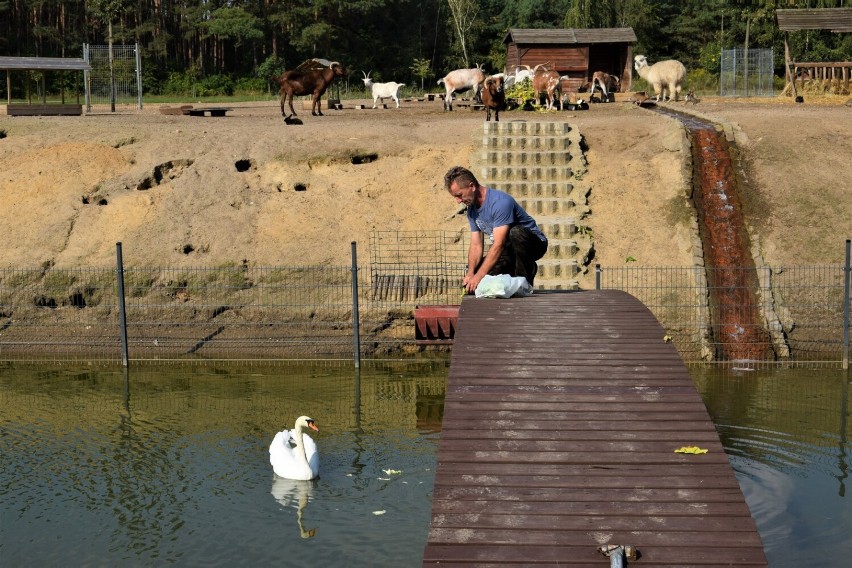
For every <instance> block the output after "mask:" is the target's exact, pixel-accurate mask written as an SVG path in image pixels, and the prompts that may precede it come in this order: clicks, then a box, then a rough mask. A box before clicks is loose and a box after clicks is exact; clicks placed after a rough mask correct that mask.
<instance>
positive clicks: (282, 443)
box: [269, 416, 319, 481]
mask: <svg viewBox="0 0 852 568" xmlns="http://www.w3.org/2000/svg"><path fill="white" fill-rule="evenodd" d="M305 427H308V428H311V429H313V430H316V431H317V432H319V428H317V425H316V424H315V423H314V419H313V418H310V417H309V416H299V417H298V418H297V419H296V427H295V428H293V429H292V430H282V431H281V432H278V433H277V434H275V438H273V440H272V443H271V444H270V445H269V463H271V464H272V471H274V472H275V475H278V476H280V477H284V478H286V479H297V480H303V481H306V480H308V479H313V478H315V477H316V476H317V475H319V454H318V453H317V445H316V443H315V442H314V441H313V439H312V438H311V437H310V436H308V435H307V434H303V433H302V430H304V428H305Z"/></svg>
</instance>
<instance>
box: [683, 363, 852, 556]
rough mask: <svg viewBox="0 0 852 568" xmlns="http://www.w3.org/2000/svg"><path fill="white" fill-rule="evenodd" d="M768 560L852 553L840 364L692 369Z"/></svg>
mask: <svg viewBox="0 0 852 568" xmlns="http://www.w3.org/2000/svg"><path fill="white" fill-rule="evenodd" d="M692 374H693V378H694V380H695V382H696V385H697V387H698V389H699V392H701V395H702V397H703V399H704V402H705V404H706V406H707V409H708V410H709V412H710V415H711V417H712V418H713V422H714V424H715V425H716V430H717V431H718V432H719V435H720V437H721V439H722V443H723V445H724V446H725V451H726V452H727V454H728V457H729V459H730V461H731V464H732V465H733V467H734V470H735V471H736V473H737V479H738V481H739V483H740V487H741V488H742V490H743V494H744V495H745V497H746V501H747V503H748V505H749V508H750V509H751V512H752V516H753V517H754V519H755V522H756V523H757V526H758V530H759V531H760V534H761V537H762V539H763V544H764V548H765V549H766V553H767V557H768V559H769V561H770V565H772V566H791V567H802V566H838V565H839V564H838V563H837V560H836V559H838V558H846V559H848V558H850V557H852V505H850V503H849V497H848V495H847V493H848V487H847V486H848V477H849V462H850V443H849V439H850V434H852V427H850V420H849V418H850V416H849V415H850V410H849V409H850V404H849V397H850V389H849V381H848V379H847V375H846V373H845V372H844V371H829V370H804V369H784V370H761V371H745V370H742V371H737V370H730V369H729V370H718V369H716V370H707V369H695V370H692Z"/></svg>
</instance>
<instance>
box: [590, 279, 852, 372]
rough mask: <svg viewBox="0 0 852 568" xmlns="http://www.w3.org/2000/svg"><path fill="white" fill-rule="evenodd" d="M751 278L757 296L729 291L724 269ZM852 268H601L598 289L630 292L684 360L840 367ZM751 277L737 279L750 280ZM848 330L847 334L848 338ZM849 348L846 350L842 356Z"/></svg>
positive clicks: (847, 325)
mask: <svg viewBox="0 0 852 568" xmlns="http://www.w3.org/2000/svg"><path fill="white" fill-rule="evenodd" d="M725 270H727V271H731V270H734V271H748V272H750V273H752V276H753V278H752V279H753V280H754V281H755V282H756V286H757V288H758V293H757V295H756V297H757V300H756V303H754V304H753V305H750V304H748V303H744V302H743V298H748V297H753V296H751V295H748V294H742V293H739V292H741V291H739V290H735V289H734V290H732V289H730V288H725V289H718V288H717V289H714V286H715V284H714V283H717V282H724V281H727V280H728V279H727V278H723V277H721V275H720V274H718V273H719V272H722V271H725ZM848 273H849V267H848V266H844V265H842V264H836V265H826V266H797V267H789V268H761V269H755V268H724V269H722V268H719V269H709V268H698V267H689V268H677V267H669V268H655V267H638V268H635V267H614V268H607V267H601V268H599V275H598V281H599V287H600V288H601V289H614V290H623V291H626V292H629V293H630V294H632V295H633V296H635V297H637V298H638V299H639V300H641V301H642V303H644V304H645V305H646V306H647V307H648V309H649V310H651V312H652V313H653V314H654V316H655V317H656V318H657V320H658V321H659V322H660V324H661V325H662V326H663V327H664V328H665V329H666V333H667V334H668V335H669V336H670V337H671V338H672V341H673V342H674V343H675V345H676V346H677V348H678V351H679V352H680V353H681V356H682V357H683V358H684V360H686V361H725V360H732V359H739V357H732V356H731V355H730V354H731V353H746V354H747V355H746V356H745V357H743V358H747V359H752V360H762V361H778V360H782V361H799V362H817V361H827V362H839V361H841V360H842V359H843V357H844V353H846V356H847V357H848V345H845V344H844V337H848V333H849V326H850V322H849V319H848V318H849V316H848V313H847V312H845V310H848V307H847V306H848V304H849V301H850V298H849V297H848V296H849V292H848V288H847V286H848V284H847V283H846V279H847V278H848V276H847V275H848ZM748 280H749V279H738V281H748ZM844 330H845V333H844ZM844 350H845V351H844Z"/></svg>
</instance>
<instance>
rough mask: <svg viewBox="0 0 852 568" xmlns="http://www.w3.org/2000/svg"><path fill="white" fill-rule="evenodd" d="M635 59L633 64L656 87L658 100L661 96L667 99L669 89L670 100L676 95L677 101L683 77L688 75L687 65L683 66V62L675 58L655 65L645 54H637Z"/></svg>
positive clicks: (655, 91)
mask: <svg viewBox="0 0 852 568" xmlns="http://www.w3.org/2000/svg"><path fill="white" fill-rule="evenodd" d="M633 60H634V61H633V66H634V67H635V68H636V71H637V72H638V73H639V76H640V77H642V78H643V79H645V80H646V81H647V82H648V84H650V85H652V86H653V87H654V93H655V94H656V95H657V101H659V100H660V99H661V98H662V100H666V96H665V95H666V90H667V89H668V92H669V100H671V99H672V97H673V96H674V100H675V101H677V96H678V94H679V93H680V88H681V86H682V85H683V79H684V77H686V67H684V66H683V63H681V62H680V61H677V60H675V59H667V60H666V61H658V62H657V63H654V64H653V65H648V59H647V58H646V57H645V56H644V55H637V56H636V57H634V58H633Z"/></svg>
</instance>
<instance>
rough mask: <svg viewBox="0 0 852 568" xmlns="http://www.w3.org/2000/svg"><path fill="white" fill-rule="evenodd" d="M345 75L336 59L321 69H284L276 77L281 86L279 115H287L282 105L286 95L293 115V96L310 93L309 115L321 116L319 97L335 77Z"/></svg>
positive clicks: (285, 102)
mask: <svg viewBox="0 0 852 568" xmlns="http://www.w3.org/2000/svg"><path fill="white" fill-rule="evenodd" d="M345 75H346V70H345V69H344V68H343V66H342V65H341V64H340V63H338V62H336V61H334V62H332V63H331V65H329V66H328V67H325V68H323V69H301V68H296V69H292V70H290V71H285V72H284V73H282V74H281V76H280V77H279V78H278V84H279V85H280V86H281V115H282V116H285V117H286V116H287V110H286V109H285V107H284V105H285V104H287V97H288V96H289V97H290V112H291V115H292V116H295V114H296V111H295V109H294V108H293V97H294V96H297V95H298V96H302V95H311V100H312V101H313V102H312V104H311V115H313V116H322V111H321V110H320V97H322V96H323V94H324V93H325V91H326V89H328V87H329V85H331V83H332V82H333V81H334V79H335V78H337V77H343V76H345Z"/></svg>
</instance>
